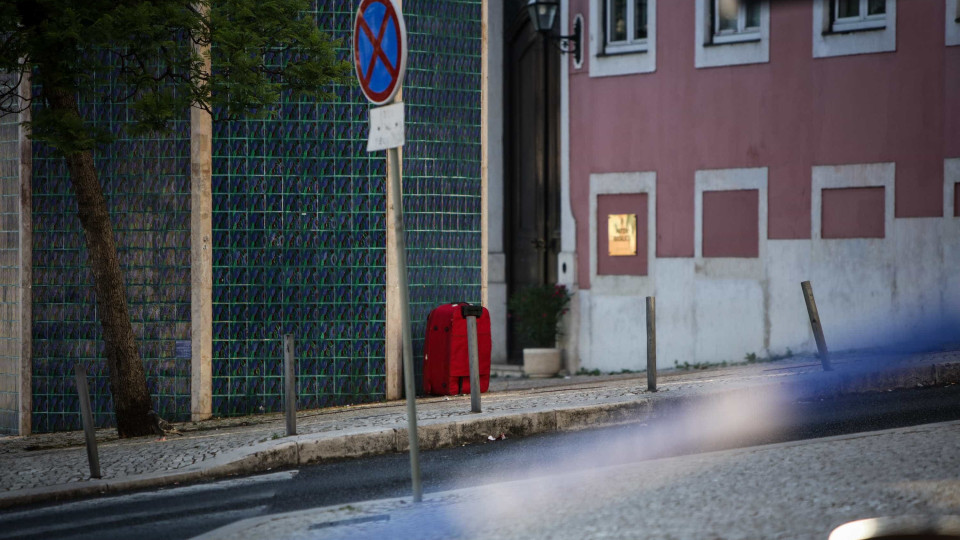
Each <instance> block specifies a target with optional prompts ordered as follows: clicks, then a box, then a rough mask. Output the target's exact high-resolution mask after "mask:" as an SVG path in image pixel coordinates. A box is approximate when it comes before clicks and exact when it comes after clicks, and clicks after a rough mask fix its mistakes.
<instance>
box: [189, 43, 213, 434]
mask: <svg viewBox="0 0 960 540" xmlns="http://www.w3.org/2000/svg"><path fill="white" fill-rule="evenodd" d="M201 53H202V54H204V56H205V57H206V60H205V66H204V69H205V70H206V71H207V72H208V73H209V72H210V57H209V48H207V49H206V50H203V51H201ZM212 173H213V119H212V117H211V116H210V113H208V112H207V111H204V110H203V109H200V108H198V107H193V108H192V109H190V335H191V355H190V356H191V362H190V364H191V377H190V382H191V384H190V412H191V418H192V419H193V420H194V421H197V420H205V419H207V418H210V417H211V416H213V244H212V239H213V200H212V198H213V197H212V188H211V179H212Z"/></svg>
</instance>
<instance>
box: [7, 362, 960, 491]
mask: <svg viewBox="0 0 960 540" xmlns="http://www.w3.org/2000/svg"><path fill="white" fill-rule="evenodd" d="M789 378H790V380H787V381H781V382H779V383H772V384H765V385H755V386H751V387H745V388H739V389H734V390H726V391H722V392H708V393H702V394H696V395H688V396H676V397H674V396H667V395H663V397H653V396H654V395H650V394H646V395H644V396H642V397H639V398H638V399H636V400H632V401H625V402H621V403H604V404H597V405H588V406H570V407H561V408H557V409H554V410H547V411H524V412H518V413H507V414H501V415H490V416H479V417H476V418H469V419H465V420H457V421H448V422H436V423H428V424H422V425H420V426H418V429H417V431H418V433H419V436H420V448H421V449H422V450H431V449H436V448H449V447H453V446H460V445H463V444H468V443H476V442H479V441H482V440H485V439H486V437H487V436H497V435H499V434H501V433H502V434H505V435H507V436H508V437H525V436H530V435H535V434H539V433H547V432H552V431H575V430H579V429H585V428H588V427H599V426H612V425H618V424H629V423H638V422H641V423H642V422H645V421H647V420H649V419H650V418H651V417H652V416H653V415H654V414H656V413H657V412H663V411H664V410H668V409H671V408H673V407H676V406H678V405H681V404H685V403H689V402H693V401H696V400H698V399H703V398H704V397H708V396H713V395H719V394H729V393H738V392H755V391H756V390H757V388H758V387H770V386H774V387H778V388H779V389H780V390H781V391H782V392H784V393H788V394H789V395H791V396H793V398H794V399H820V398H828V397H836V396H839V395H843V394H859V393H867V392H881V391H887V390H900V389H910V388H916V387H921V386H934V385H942V384H954V383H960V363H958V362H949V363H939V364H928V365H924V366H916V367H908V368H898V369H893V370H886V371H878V372H873V371H868V370H851V371H844V372H839V371H833V372H820V373H806V374H800V375H792V376H790V377H789ZM660 395H662V394H660ZM408 446H409V444H408V441H407V430H406V429H402V428H401V429H397V428H387V429H380V430H376V431H362V430H359V431H355V432H353V433H343V434H339V435H336V436H333V437H331V436H330V434H329V433H318V434H310V435H302V436H297V437H296V439H295V440H289V439H287V440H279V441H264V442H261V443H258V444H254V445H251V446H248V447H244V448H238V449H234V450H232V451H229V452H225V453H224V454H221V455H220V456H217V457H216V458H214V459H212V460H209V461H206V462H204V463H202V464H195V465H190V466H188V467H185V468H183V469H181V470H178V471H171V472H158V473H151V474H145V475H139V476H135V477H122V478H116V479H107V480H95V479H91V480H88V481H85V482H82V483H80V482H77V483H70V484H60V485H55V486H44V487H39V488H30V489H24V490H18V491H16V492H10V493H5V494H0V508H9V507H12V506H18V505H24V504H31V503H38V502H49V501H57V500H63V499H71V498H77V497H82V496H89V495H98V494H106V493H117V492H121V491H130V490H137V489H147V488H155V487H161V486H168V485H172V484H177V483H187V482H199V481H203V480H211V479H215V478H223V477H226V476H231V475H239V474H254V473H259V472H266V471H268V470H272V469H277V468H283V467H298V466H302V465H309V464H315V463H321V462H324V461H332V460H338V459H344V458H359V457H369V456H374V455H381V454H387V453H394V452H405V451H406V450H407V448H408Z"/></svg>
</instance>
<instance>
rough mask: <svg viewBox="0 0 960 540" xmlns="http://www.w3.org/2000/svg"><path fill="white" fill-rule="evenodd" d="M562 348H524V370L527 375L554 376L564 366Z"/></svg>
mask: <svg viewBox="0 0 960 540" xmlns="http://www.w3.org/2000/svg"><path fill="white" fill-rule="evenodd" d="M560 352H561V351H560V349H556V348H553V349H524V350H523V372H524V373H525V374H526V375H527V377H532V378H540V379H542V378H546V377H553V376H554V375H556V374H557V373H559V372H560V368H561V367H563V363H562V358H563V357H562V356H561V355H560Z"/></svg>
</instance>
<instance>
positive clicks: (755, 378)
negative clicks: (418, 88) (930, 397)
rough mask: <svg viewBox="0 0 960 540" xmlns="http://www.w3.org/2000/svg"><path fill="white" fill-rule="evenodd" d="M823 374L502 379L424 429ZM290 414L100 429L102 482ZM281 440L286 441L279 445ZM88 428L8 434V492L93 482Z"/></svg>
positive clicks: (314, 419)
mask: <svg viewBox="0 0 960 540" xmlns="http://www.w3.org/2000/svg"><path fill="white" fill-rule="evenodd" d="M833 361H834V365H835V366H836V367H837V369H838V371H842V370H844V369H848V370H850V369H854V368H856V369H864V368H866V367H867V366H875V365H883V367H884V368H886V369H889V368H891V367H897V368H901V367H904V366H922V365H925V364H934V363H956V362H960V351H949V352H938V353H931V354H924V355H914V356H908V357H893V356H886V357H880V356H878V355H876V354H873V355H868V354H858V355H846V356H835V357H833ZM819 371H820V363H819V361H817V360H816V358H814V357H811V356H796V357H793V358H790V359H786V360H780V361H777V362H772V363H753V364H748V365H737V366H730V367H725V368H711V369H706V370H687V371H682V370H667V371H664V372H662V373H661V374H660V376H659V380H658V383H659V384H658V387H659V392H657V393H656V394H654V393H650V392H647V391H646V376H645V374H643V373H639V374H638V373H627V374H619V375H604V376H585V375H578V376H572V377H567V378H552V379H525V378H495V379H493V380H492V381H491V386H490V392H489V393H487V394H484V395H483V399H482V403H483V411H484V412H483V413H482V414H481V415H475V414H471V413H470V412H469V410H470V396H469V395H467V396H451V397H430V398H421V399H418V400H417V417H418V422H419V425H421V426H426V425H431V424H443V423H450V422H457V421H462V420H467V419H473V418H481V417H498V416H508V415H511V414H516V413H522V412H531V411H532V412H536V411H551V410H560V409H568V408H576V407H583V406H590V405H601V404H622V403H629V402H640V401H644V400H652V401H658V400H662V399H666V398H668V397H677V398H683V397H695V396H698V395H702V394H704V393H712V392H720V391H724V390H733V389H742V388H748V387H751V386H759V385H766V384H776V383H777V382H778V381H785V380H789V379H791V378H795V377H798V376H802V375H803V374H808V373H817V372H819ZM284 426H285V424H284V417H283V415H282V414H277V413H273V414H264V415H258V416H246V417H236V418H218V419H212V420H208V421H203V422H191V423H183V424H178V428H179V429H180V430H181V431H182V432H183V436H179V437H178V436H168V437H167V440H166V441H156V440H154V438H153V437H141V438H135V439H118V438H117V434H116V430H114V429H102V430H98V431H97V440H98V447H99V455H100V466H101V471H102V474H103V478H104V479H119V478H126V477H136V476H138V475H145V474H156V473H162V472H170V471H179V470H182V469H184V468H185V467H190V466H193V465H197V464H201V465H203V464H204V463H209V462H210V461H211V460H213V459H214V458H217V457H218V456H221V455H223V454H224V453H227V452H230V451H234V450H239V449H243V448H244V447H251V446H253V445H257V444H260V443H264V442H267V441H271V440H277V439H282V438H284V437H283V435H284V433H285V427H284ZM405 427H406V410H405V404H404V402H403V401H397V402H390V403H379V404H369V405H360V406H353V407H340V408H332V409H321V410H310V411H301V412H300V413H298V415H297V431H298V435H300V436H304V435H311V434H325V435H326V436H329V437H330V438H335V437H338V436H340V435H341V434H343V433H346V432H350V433H356V432H358V431H359V432H363V431H376V430H382V429H390V428H394V429H404V428H405ZM280 442H282V441H280ZM83 444H84V442H83V433H82V432H66V433H47V434H38V435H32V436H27V437H2V438H0V467H2V469H3V471H4V473H3V474H2V475H0V495H2V494H3V493H9V492H12V491H16V490H23V489H27V488H37V487H43V486H56V485H63V484H74V483H78V482H83V481H86V480H87V479H88V475H89V469H88V466H87V457H86V450H85V448H84V446H83Z"/></svg>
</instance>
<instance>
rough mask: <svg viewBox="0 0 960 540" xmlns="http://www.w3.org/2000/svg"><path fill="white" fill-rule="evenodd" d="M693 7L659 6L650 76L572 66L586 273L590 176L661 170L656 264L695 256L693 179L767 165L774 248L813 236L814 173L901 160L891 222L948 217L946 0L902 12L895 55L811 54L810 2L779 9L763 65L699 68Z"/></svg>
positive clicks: (952, 144)
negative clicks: (592, 72) (602, 73)
mask: <svg viewBox="0 0 960 540" xmlns="http://www.w3.org/2000/svg"><path fill="white" fill-rule="evenodd" d="M694 7H695V4H694V1H693V0H690V1H673V0H659V1H658V3H657V11H658V13H657V32H658V43H657V54H658V56H657V69H656V72H655V73H649V74H637V75H626V76H618V77H595V78H591V77H589V62H590V59H589V54H588V55H587V58H586V59H585V61H584V65H583V68H582V69H580V70H575V69H571V71H570V81H569V82H570V133H571V138H570V155H571V157H570V181H571V191H570V196H571V204H572V208H573V213H574V217H575V218H576V220H577V223H578V228H577V246H578V249H577V251H578V256H579V266H580V268H588V265H589V252H588V250H587V249H586V246H589V245H590V240H591V239H590V238H589V230H588V227H587V225H586V224H587V223H589V208H590V207H589V178H590V175H591V174H593V173H606V172H630V171H655V172H656V173H657V208H656V215H657V245H656V253H657V256H659V257H691V256H693V239H694V230H693V228H694V215H693V212H694V204H693V200H694V173H695V171H697V170H704V169H721V168H739V167H768V168H769V174H768V182H769V184H768V201H767V202H768V205H769V206H768V215H769V222H768V231H769V237H770V238H775V239H792V238H809V237H810V204H811V196H810V189H811V167H812V166H816V165H842V164H853V163H877V162H895V163H896V164H897V165H896V167H897V168H896V171H897V177H896V193H895V200H896V206H895V208H896V210H895V215H896V216H897V217H915V216H930V217H933V216H939V215H941V214H942V197H943V195H942V193H943V190H942V182H943V159H944V157H960V98H958V96H960V47H944V36H943V28H944V4H943V0H906V1H904V0H902V1H900V2H898V3H897V52H895V53H878V54H860V55H853V56H842V57H831V58H813V56H812V48H813V44H812V30H811V25H812V19H813V14H812V3H811V2H810V1H795V2H781V1H773V2H770V35H771V37H770V62H769V63H765V64H752V65H744V66H730V67H718V68H707V69H696V68H695V67H694ZM578 13H579V14H582V15H583V17H584V27H585V28H587V29H589V28H590V21H589V4H588V2H587V1H586V0H571V2H570V20H571V21H572V20H573V17H574V16H575V15H576V14H578ZM568 30H569V29H568ZM579 276H580V277H579V279H580V286H581V287H584V288H589V287H590V281H589V280H590V278H589V273H587V272H580V273H579Z"/></svg>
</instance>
